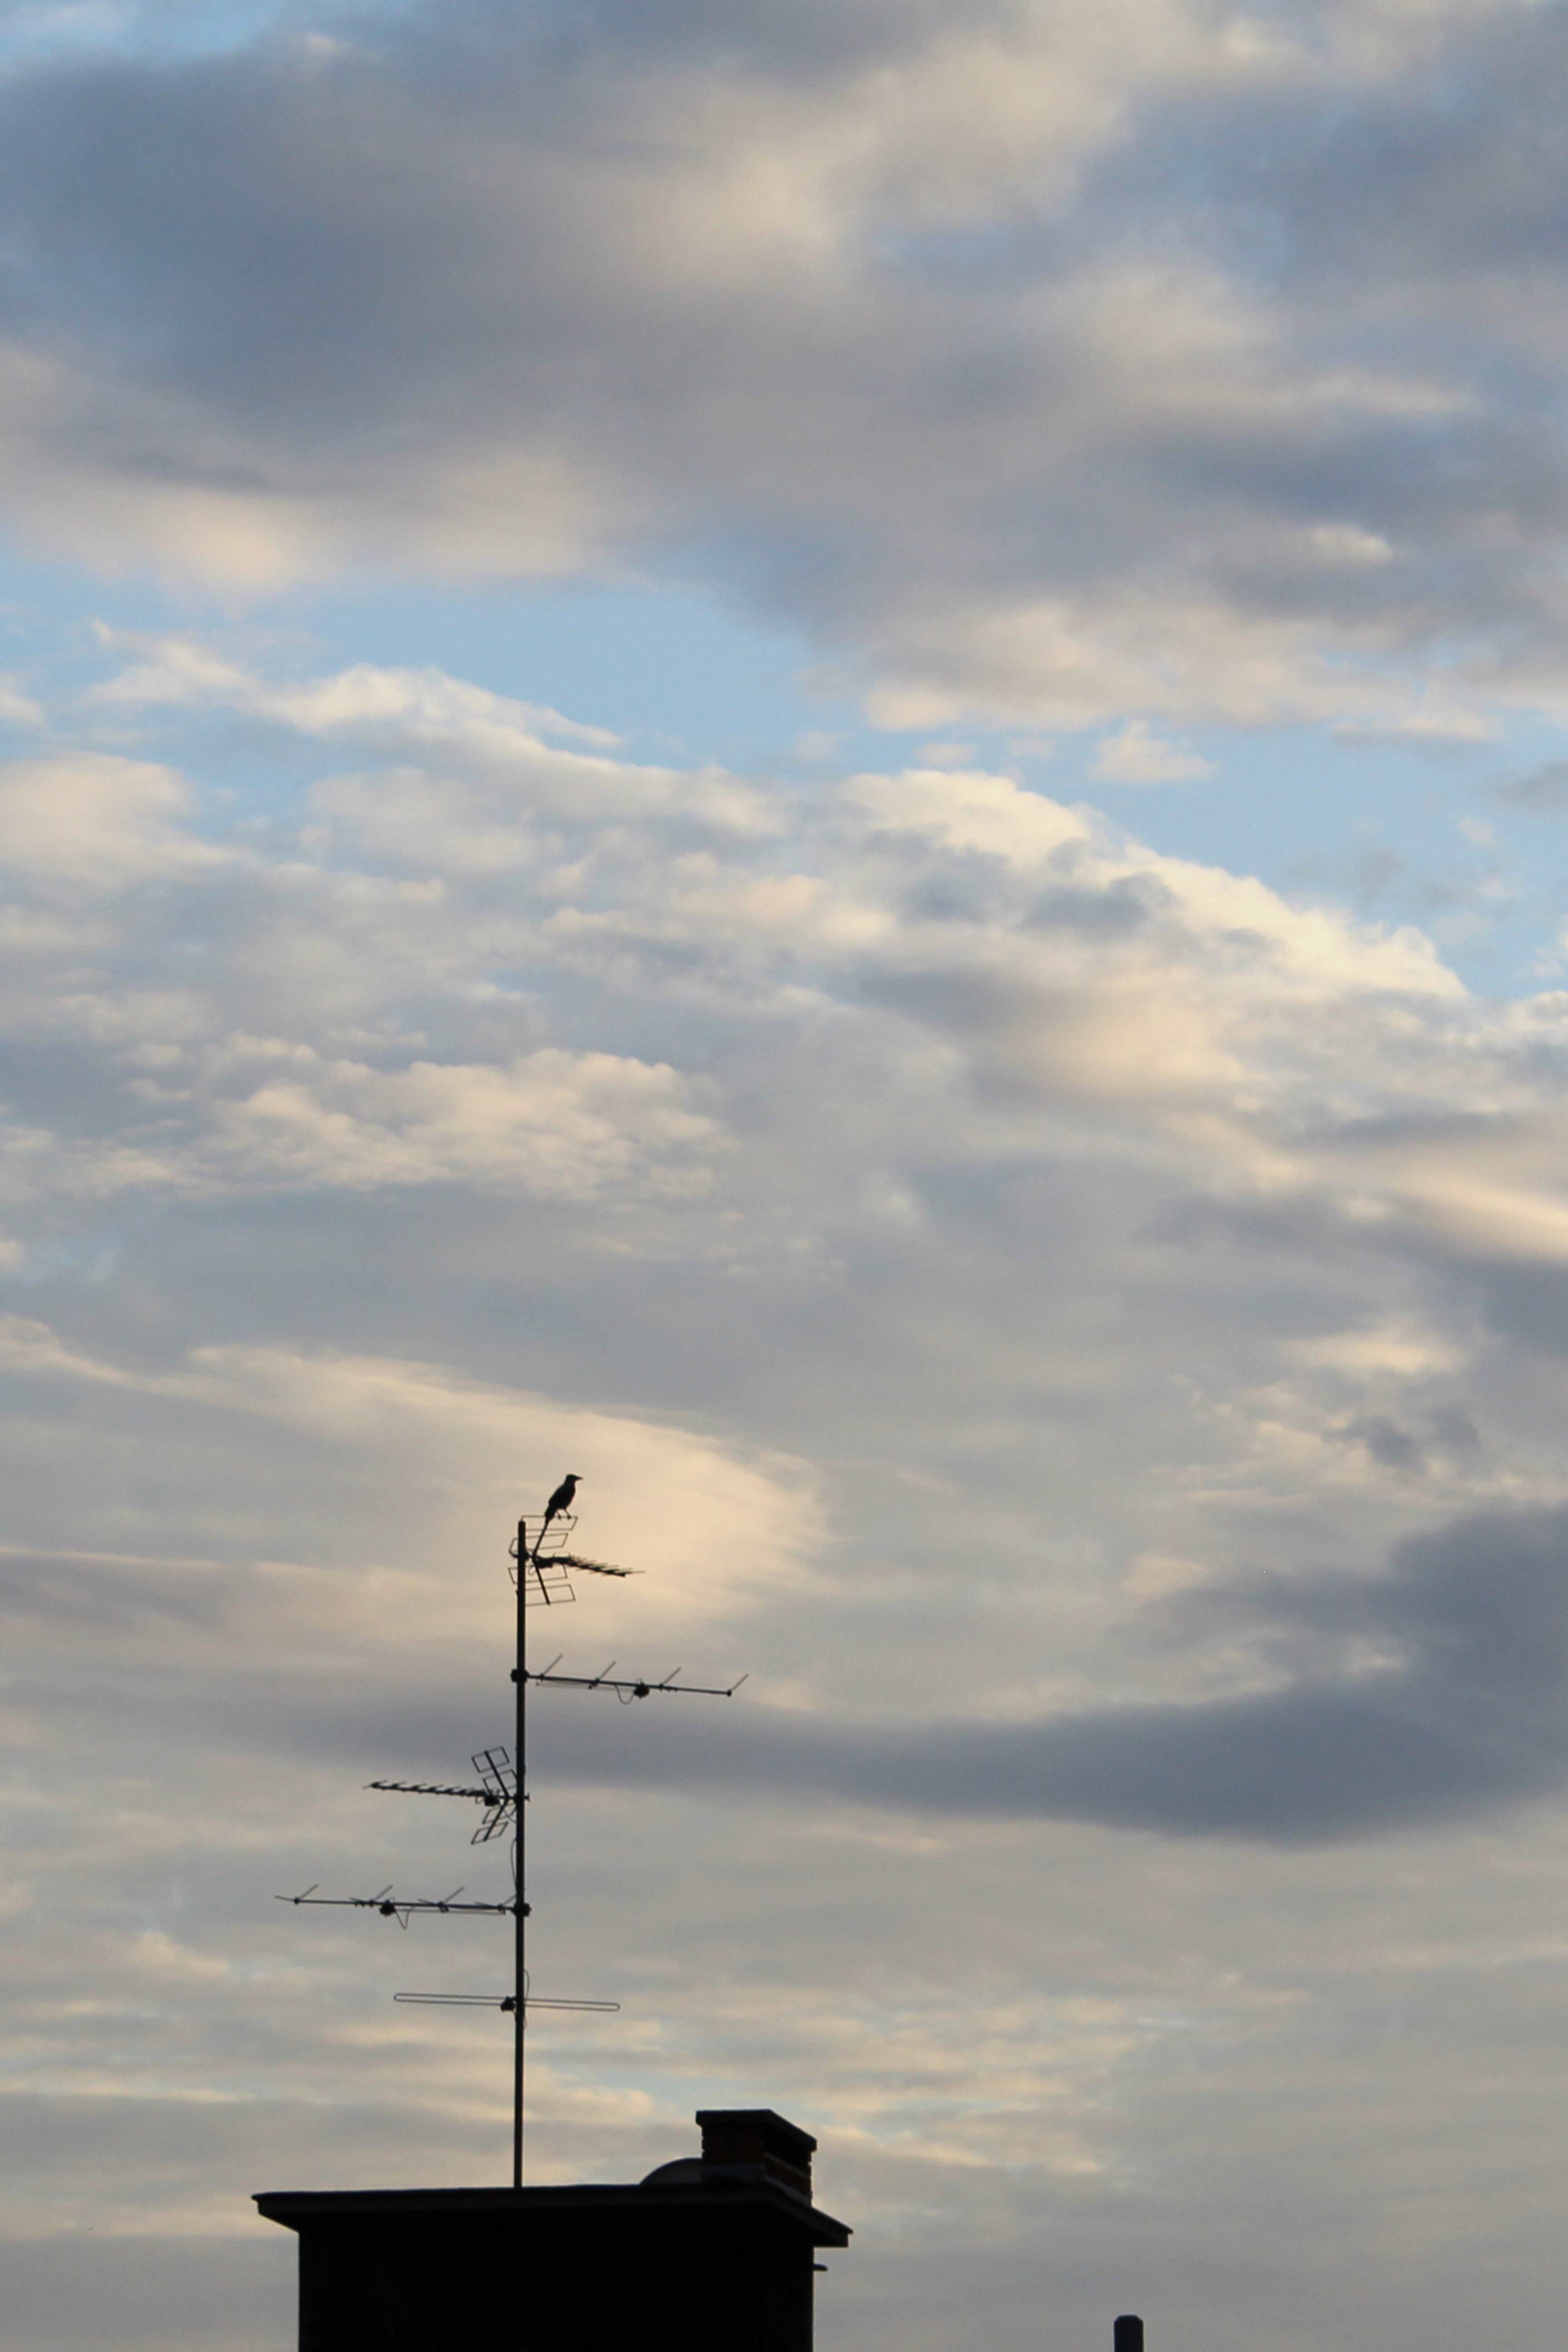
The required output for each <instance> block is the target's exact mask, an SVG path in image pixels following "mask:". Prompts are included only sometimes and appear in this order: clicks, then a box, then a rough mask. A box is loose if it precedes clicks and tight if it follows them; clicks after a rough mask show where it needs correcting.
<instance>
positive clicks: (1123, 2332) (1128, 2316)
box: [1111, 2311, 1143, 2352]
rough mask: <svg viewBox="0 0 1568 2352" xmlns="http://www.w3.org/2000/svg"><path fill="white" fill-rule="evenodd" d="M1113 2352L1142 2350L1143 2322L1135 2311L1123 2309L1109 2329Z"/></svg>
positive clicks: (1136, 2351) (1140, 2351) (1141, 2351)
mask: <svg viewBox="0 0 1568 2352" xmlns="http://www.w3.org/2000/svg"><path fill="white" fill-rule="evenodd" d="M1111 2343H1112V2347H1113V2352H1143V2322H1142V2320H1141V2319H1140V2318H1139V2316H1138V2315H1137V2313H1136V2312H1135V2311H1124V2312H1123V2313H1122V2315H1121V2318H1120V2319H1119V2320H1118V2321H1117V2322H1116V2325H1115V2326H1114V2327H1113V2328H1112V2330H1111Z"/></svg>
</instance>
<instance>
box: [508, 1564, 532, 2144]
mask: <svg viewBox="0 0 1568 2352" xmlns="http://www.w3.org/2000/svg"><path fill="white" fill-rule="evenodd" d="M528 1577H529V1559H528V1527H527V1523H526V1521H524V1520H522V1519H519V1521H518V1523H517V1667H516V1671H515V1673H514V1675H513V1676H512V1679H513V1681H514V1682H515V1683H516V1685H517V1722H516V1727H515V1736H514V1739H513V1745H512V1769H513V1770H514V1772H515V1773H516V1776H517V1841H516V1843H515V1844H514V1846H513V1848H512V1852H513V1853H514V1855H515V1856H516V1862H517V1868H516V1873H515V1884H514V1885H513V1889H512V1895H513V1916H512V1987H511V1995H512V2013H511V2050H512V2057H511V2185H512V2187H513V2188H514V2189H521V2187H522V2046H523V2045H522V2036H523V2031H524V2028H525V2027H526V2025H527V2023H528V2000H527V1985H528V1970H527V1968H526V1966H525V1961H526V1958H527V1950H528V1940H527V1928H528V1896H527V1894H526V1893H525V1891H524V1877H525V1872H524V1867H523V1864H524V1857H525V1854H526V1852H527V1843H528V1840H527V1822H528V1789H527V1784H526V1763H525V1759H526V1756H527V1752H528V1750H527V1737H528V1647H527V1633H526V1627H527V1623H528Z"/></svg>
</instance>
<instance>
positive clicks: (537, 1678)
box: [523, 1658, 748, 1698]
mask: <svg viewBox="0 0 1568 2352" xmlns="http://www.w3.org/2000/svg"><path fill="white" fill-rule="evenodd" d="M615 1663H616V1662H615V1660H614V1658H612V1659H611V1660H610V1666H613V1665H614V1664H615ZM610 1666H606V1667H605V1671H604V1673H603V1674H602V1675H558V1674H556V1673H554V1672H553V1671H552V1669H551V1668H550V1667H548V1666H547V1667H546V1668H545V1670H544V1672H543V1673H542V1675H535V1674H529V1673H528V1672H526V1671H525V1672H524V1675H523V1680H524V1681H525V1682H530V1683H553V1684H558V1685H561V1687H563V1688H564V1689H571V1690H612V1691H615V1692H616V1693H617V1694H618V1695H619V1696H624V1697H626V1698H650V1697H651V1696H653V1693H654V1692H655V1691H679V1692H681V1693H682V1694H683V1695H684V1696H686V1697H688V1698H733V1697H734V1696H735V1693H736V1692H737V1691H738V1690H739V1689H740V1687H741V1684H742V1683H743V1682H745V1681H746V1680H747V1679H748V1677H747V1676H746V1675H741V1677H740V1680H739V1681H737V1682H732V1683H729V1684H723V1685H714V1684H711V1683H678V1682H677V1681H676V1679H675V1677H676V1675H678V1674H679V1672H680V1668H679V1666H671V1668H670V1670H669V1672H668V1674H667V1675H665V1677H664V1679H663V1681H662V1682H657V1683H650V1682H645V1681H642V1680H640V1679H639V1680H638V1681H637V1682H628V1681H621V1682H617V1681H616V1679H615V1677H614V1676H613V1675H612V1674H611V1672H610Z"/></svg>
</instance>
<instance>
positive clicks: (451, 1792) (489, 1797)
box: [364, 1780, 506, 1805]
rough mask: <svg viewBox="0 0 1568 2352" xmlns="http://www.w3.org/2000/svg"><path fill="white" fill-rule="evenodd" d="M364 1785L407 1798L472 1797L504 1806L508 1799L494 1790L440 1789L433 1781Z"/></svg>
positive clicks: (481, 1803)
mask: <svg viewBox="0 0 1568 2352" xmlns="http://www.w3.org/2000/svg"><path fill="white" fill-rule="evenodd" d="M364 1785H365V1787H366V1788H367V1789H392V1790H396V1791H397V1792H398V1794H399V1795H401V1796H405V1797H472V1798H473V1799H474V1801H475V1802H476V1803H477V1804H480V1805H502V1804H504V1803H505V1802H506V1799H505V1798H504V1797H498V1796H497V1794H496V1792H495V1790H493V1789H447V1788H442V1787H438V1786H437V1783H436V1782H435V1781H433V1780H367V1781H366V1782H365V1784H364Z"/></svg>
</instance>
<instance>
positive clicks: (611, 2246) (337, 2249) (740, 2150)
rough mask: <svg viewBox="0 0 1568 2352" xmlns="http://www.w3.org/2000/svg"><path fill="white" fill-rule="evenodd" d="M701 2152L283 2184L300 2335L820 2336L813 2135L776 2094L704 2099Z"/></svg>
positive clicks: (368, 2341) (557, 2345)
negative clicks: (594, 2173) (547, 2182)
mask: <svg viewBox="0 0 1568 2352" xmlns="http://www.w3.org/2000/svg"><path fill="white" fill-rule="evenodd" d="M697 2121H698V2124H699V2125H700V2127H701V2132H702V2153H701V2155H700V2156H693V2157H682V2158H678V2159H677V2160H676V2161H675V2162H674V2163H672V2164H661V2165H660V2166H659V2167H658V2169H657V2170H656V2171H654V2172H650V2173H649V2174H648V2176H647V2179H646V2180H642V2181H638V2182H636V2183H627V2184H625V2185H608V2184H603V2183H594V2184H590V2185H584V2186H581V2187H574V2188H570V2189H303V2190H290V2189H280V2190H273V2191H269V2192H268V2193H267V2194H266V2195H264V2196H260V2197H258V2198H257V2200H256V2202H257V2204H258V2207H259V2208H260V2210H261V2211H262V2213H263V2214H264V2215H265V2216H266V2218H267V2220H268V2221H279V2222H281V2223H282V2225H283V2227H284V2228H285V2229H288V2230H294V2231H298V2233H299V2238H300V2352H448V2347H450V2352H467V2347H469V2346H472V2347H476V2352H478V2347H495V2352H524V2347H525V2352H628V2347H636V2346H638V2345H654V2344H659V2345H663V2344H668V2345H671V2346H679V2347H680V2352H811V2341H812V2303H813V2287H814V2284H815V2279H814V2272H815V2270H816V2268H817V2267H818V2263H817V2255H818V2252H819V2250H820V2249H822V2248H825V2247H829V2246H847V2244H848V2242H849V2231H848V2230H847V2228H846V2227H845V2225H844V2223H843V2222H842V2221H835V2220H834V2219H833V2218H832V2216H831V2214H827V2213H821V2212H818V2211H817V2210H816V2206H814V2205H813V2203H812V2201H811V2193H812V2192H811V2159H812V2156H813V2153H814V2151H815V2150H816V2141H815V2140H814V2139H813V2138H812V2137H811V2135H810V2134H809V2133H808V2132H803V2131H801V2130H799V2129H798V2128H797V2127H796V2126H795V2125H794V2124H792V2123H786V2122H785V2120H784V2117H783V2116H776V2115H774V2113H773V2109H772V2108H771V2107H720V2108H709V2109H706V2110H704V2111H703V2112H701V2113H700V2114H699V2116H698V2117H697Z"/></svg>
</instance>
